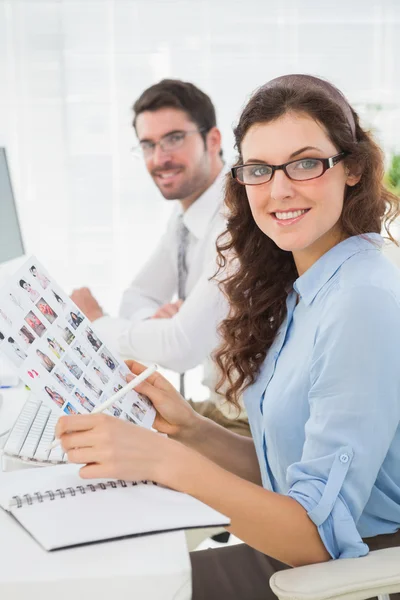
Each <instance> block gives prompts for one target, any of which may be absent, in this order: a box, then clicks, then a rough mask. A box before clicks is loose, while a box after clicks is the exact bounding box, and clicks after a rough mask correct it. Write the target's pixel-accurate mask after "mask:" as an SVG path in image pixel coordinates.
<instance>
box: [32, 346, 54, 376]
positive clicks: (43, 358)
mask: <svg viewBox="0 0 400 600" xmlns="http://www.w3.org/2000/svg"><path fill="white" fill-rule="evenodd" d="M36 355H37V357H38V358H39V362H40V364H41V365H42V367H44V368H45V369H46V371H47V372H48V373H51V372H52V370H53V369H54V367H55V366H56V365H55V363H54V362H53V361H52V360H51V358H50V357H49V356H47V354H45V353H44V352H42V351H41V350H39V349H37V350H36Z"/></svg>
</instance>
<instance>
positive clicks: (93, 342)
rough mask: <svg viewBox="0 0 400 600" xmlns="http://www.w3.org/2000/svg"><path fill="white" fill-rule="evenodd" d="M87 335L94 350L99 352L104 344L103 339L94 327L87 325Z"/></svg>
mask: <svg viewBox="0 0 400 600" xmlns="http://www.w3.org/2000/svg"><path fill="white" fill-rule="evenodd" d="M85 335H86V338H87V340H88V342H89V343H90V345H91V346H92V348H93V350H94V351H95V352H97V351H98V350H99V349H100V348H101V346H102V342H101V340H99V338H98V337H97V335H96V334H95V333H94V331H93V329H91V328H90V327H85Z"/></svg>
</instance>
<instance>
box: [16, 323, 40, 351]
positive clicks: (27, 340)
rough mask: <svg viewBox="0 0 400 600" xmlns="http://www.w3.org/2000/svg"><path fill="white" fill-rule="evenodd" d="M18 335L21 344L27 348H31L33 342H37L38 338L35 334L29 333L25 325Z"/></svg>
mask: <svg viewBox="0 0 400 600" xmlns="http://www.w3.org/2000/svg"><path fill="white" fill-rule="evenodd" d="M18 335H19V337H20V340H21V343H22V344H23V345H24V346H25V348H29V346H30V345H31V344H33V342H34V341H35V340H36V337H35V336H34V335H33V333H31V332H30V331H29V329H28V328H27V327H25V325H23V326H22V327H21V329H20V330H19V332H18Z"/></svg>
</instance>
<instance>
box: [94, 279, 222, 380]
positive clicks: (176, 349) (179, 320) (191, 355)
mask: <svg viewBox="0 0 400 600" xmlns="http://www.w3.org/2000/svg"><path fill="white" fill-rule="evenodd" d="M208 276H209V274H208V273H204V274H203V276H202V277H201V278H200V280H199V281H198V283H197V285H196V286H195V288H194V289H193V290H192V292H191V293H190V294H189V296H188V297H187V299H186V300H185V302H184V303H183V305H182V307H181V309H180V310H179V312H178V313H176V314H175V316H173V317H172V318H169V319H147V320H143V321H140V322H139V323H133V324H132V323H131V322H130V321H129V320H127V319H110V322H111V323H112V328H110V330H111V332H112V334H113V341H114V343H115V345H116V347H117V348H118V350H119V352H120V353H121V354H122V355H123V356H125V357H135V358H138V359H140V360H141V361H144V362H156V363H158V364H159V365H160V366H162V367H164V368H166V369H171V370H173V371H176V372H178V373H182V372H184V371H186V370H188V369H191V368H193V367H195V366H197V365H198V364H200V363H201V362H202V361H203V360H204V358H205V357H207V356H209V355H210V353H211V352H212V351H213V350H214V349H215V347H216V346H217V345H218V343H219V338H218V334H217V327H218V323H219V322H220V321H221V320H222V319H223V318H224V317H225V315H226V313H227V310H228V308H227V303H226V300H225V298H224V296H223V295H222V293H221V292H220V291H219V289H218V286H217V283H216V282H215V281H209V280H208ZM102 321H103V319H101V320H100V321H98V322H96V325H97V324H99V325H101V322H102ZM97 329H98V328H97ZM99 333H100V334H101V333H102V332H101V331H100V329H99ZM104 336H105V337H106V334H105V333H104Z"/></svg>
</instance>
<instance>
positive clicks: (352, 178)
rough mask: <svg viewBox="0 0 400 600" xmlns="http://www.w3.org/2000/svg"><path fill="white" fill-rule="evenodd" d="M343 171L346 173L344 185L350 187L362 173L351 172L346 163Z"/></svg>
mask: <svg viewBox="0 0 400 600" xmlns="http://www.w3.org/2000/svg"><path fill="white" fill-rule="evenodd" d="M344 172H345V174H346V185H348V186H350V187H353V186H355V185H357V183H358V182H359V181H360V179H361V175H362V173H353V172H352V170H351V168H350V167H349V166H348V165H345V167H344Z"/></svg>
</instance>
